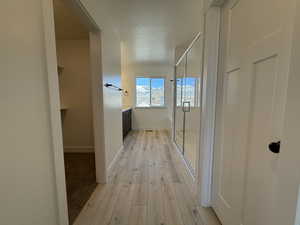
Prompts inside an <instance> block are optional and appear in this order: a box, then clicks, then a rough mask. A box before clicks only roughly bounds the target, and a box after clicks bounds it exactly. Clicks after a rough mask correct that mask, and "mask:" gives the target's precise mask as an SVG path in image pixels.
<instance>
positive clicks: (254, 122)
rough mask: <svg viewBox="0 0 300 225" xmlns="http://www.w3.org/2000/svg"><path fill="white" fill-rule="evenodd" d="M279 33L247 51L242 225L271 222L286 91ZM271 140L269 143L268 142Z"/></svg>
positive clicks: (272, 221)
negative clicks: (247, 126) (247, 127)
mask: <svg viewBox="0 0 300 225" xmlns="http://www.w3.org/2000/svg"><path fill="white" fill-rule="evenodd" d="M280 39H281V38H280V33H277V34H274V35H272V36H270V37H269V38H267V39H265V40H263V41H261V42H259V43H257V44H256V45H255V46H253V47H252V48H251V49H250V51H249V61H248V63H247V67H246V71H245V72H246V74H247V76H249V78H250V79H251V83H252V87H251V90H250V118H249V119H250V121H249V122H250V123H249V124H250V130H249V139H248V140H249V142H248V143H249V148H248V149H247V162H248V163H247V165H248V166H247V169H246V171H247V176H246V186H245V190H246V191H245V208H244V224H245V225H251V224H255V225H272V224H274V223H275V221H274V218H275V215H276V209H277V206H276V203H277V197H278V195H279V194H285V193H279V192H278V187H279V185H278V180H279V176H278V174H279V171H278V160H279V158H280V153H279V152H278V151H279V150H280V142H281V135H282V121H283V114H282V110H283V109H284V107H285V105H284V102H285V101H284V99H283V98H282V96H284V93H285V92H286V88H287V87H286V85H285V82H284V80H285V76H287V75H285V74H281V73H280V70H279V69H280V68H282V66H283V64H282V60H281V52H280V50H281V45H280ZM270 144H271V145H270Z"/></svg>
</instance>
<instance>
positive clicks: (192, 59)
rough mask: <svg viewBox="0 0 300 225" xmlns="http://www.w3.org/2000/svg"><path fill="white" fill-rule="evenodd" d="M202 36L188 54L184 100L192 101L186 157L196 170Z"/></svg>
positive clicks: (186, 135)
mask: <svg viewBox="0 0 300 225" xmlns="http://www.w3.org/2000/svg"><path fill="white" fill-rule="evenodd" d="M202 51H203V45H202V38H199V39H198V40H197V41H196V42H195V44H194V45H193V47H192V48H191V50H190V51H189V53H188V55H187V71H186V78H185V88H184V101H185V102H190V105H191V109H190V112H187V113H185V132H184V133H185V137H184V157H185V159H186V161H187V162H188V164H189V165H190V166H191V168H192V170H193V172H195V170H196V163H197V157H198V152H199V147H200V115H201V108H200V106H201V105H200V104H201V82H202V66H203V63H202Z"/></svg>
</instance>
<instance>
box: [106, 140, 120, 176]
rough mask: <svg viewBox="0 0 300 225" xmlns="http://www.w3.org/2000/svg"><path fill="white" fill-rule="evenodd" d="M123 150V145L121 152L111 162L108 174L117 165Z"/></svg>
mask: <svg viewBox="0 0 300 225" xmlns="http://www.w3.org/2000/svg"><path fill="white" fill-rule="evenodd" d="M123 149H124V146H123V145H122V146H121V147H120V149H119V151H118V152H117V154H116V155H115V157H114V158H113V160H112V161H111V163H110V164H109V166H108V167H107V172H108V173H109V172H110V170H111V169H112V168H113V167H114V165H115V164H116V162H117V161H118V159H119V158H120V156H121V153H122V151H123Z"/></svg>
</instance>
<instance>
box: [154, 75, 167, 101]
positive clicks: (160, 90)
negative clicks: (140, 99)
mask: <svg viewBox="0 0 300 225" xmlns="http://www.w3.org/2000/svg"><path fill="white" fill-rule="evenodd" d="M164 87H165V80H164V79H163V78H153V79H151V106H164V105H165V102H164V101H165V99H164V97H165V90H164V89H165V88H164Z"/></svg>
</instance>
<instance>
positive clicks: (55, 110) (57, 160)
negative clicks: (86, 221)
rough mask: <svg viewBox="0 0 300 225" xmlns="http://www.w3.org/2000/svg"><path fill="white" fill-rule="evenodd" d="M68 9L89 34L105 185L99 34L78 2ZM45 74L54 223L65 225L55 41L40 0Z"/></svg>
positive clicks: (99, 171) (100, 175)
mask: <svg viewBox="0 0 300 225" xmlns="http://www.w3.org/2000/svg"><path fill="white" fill-rule="evenodd" d="M68 2H69V3H70V6H71V7H72V8H74V9H75V10H76V13H77V15H78V16H79V17H80V19H82V22H83V23H84V24H85V25H86V26H87V27H88V29H89V31H90V50H91V51H90V56H91V71H92V72H91V73H92V79H91V82H92V96H93V97H92V102H93V123H94V136H95V138H94V139H95V143H94V144H95V158H96V177H97V182H98V183H105V182H106V166H105V143H104V112H103V85H102V62H101V31H100V28H99V27H98V26H97V24H96V23H95V21H94V20H93V19H92V17H91V16H90V15H89V13H88V12H87V10H86V9H85V7H84V6H83V5H82V3H81V2H80V1H79V0H68ZM42 7H43V9H42V10H43V20H44V39H45V54H46V70H47V71H46V72H47V74H48V89H49V90H48V91H49V115H50V124H51V135H52V146H53V164H54V172H55V185H56V192H57V213H58V224H59V225H68V224H69V220H68V208H67V197H66V182H65V169H64V150H63V139H62V126H61V115H60V98H59V83H58V71H57V56H56V39H55V27H54V12H53V10H54V9H53V2H52V0H43V1H42Z"/></svg>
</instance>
